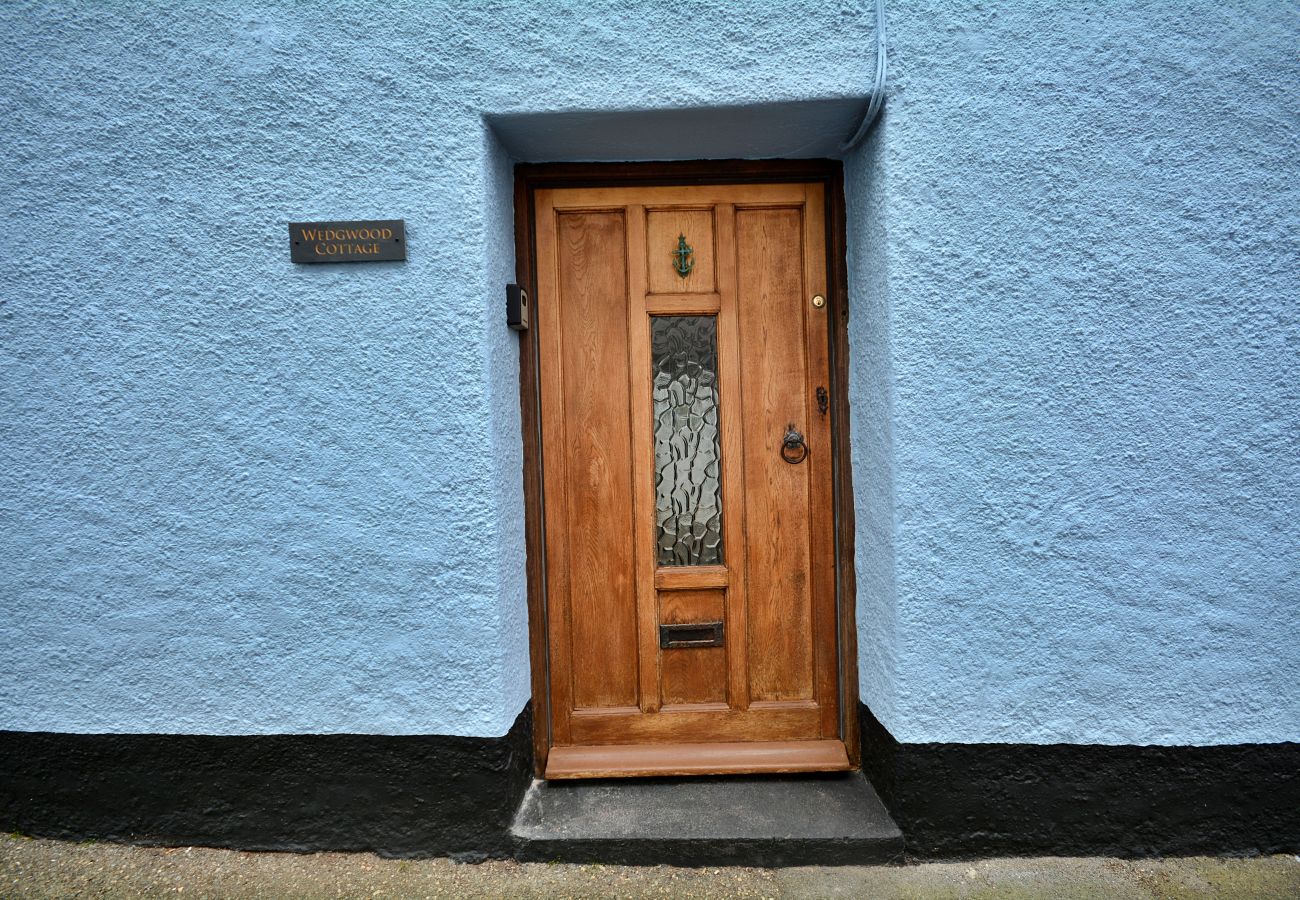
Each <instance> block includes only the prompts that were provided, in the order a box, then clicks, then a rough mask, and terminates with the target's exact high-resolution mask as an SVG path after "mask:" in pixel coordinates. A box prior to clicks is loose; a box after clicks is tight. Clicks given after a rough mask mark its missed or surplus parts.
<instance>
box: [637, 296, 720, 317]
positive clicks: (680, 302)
mask: <svg viewBox="0 0 1300 900" xmlns="http://www.w3.org/2000/svg"><path fill="white" fill-rule="evenodd" d="M720 302H721V301H720V298H719V297H718V295H717V294H716V293H712V292H703V293H699V294H650V295H649V296H647V297H646V298H645V306H646V312H648V313H650V315H652V316H713V315H717V312H718V307H719V304H720Z"/></svg>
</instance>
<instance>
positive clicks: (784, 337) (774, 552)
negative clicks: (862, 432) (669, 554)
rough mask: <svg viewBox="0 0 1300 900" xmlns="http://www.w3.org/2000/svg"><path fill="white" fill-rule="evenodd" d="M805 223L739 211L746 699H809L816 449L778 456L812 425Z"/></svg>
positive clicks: (791, 215)
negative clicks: (790, 458) (794, 459)
mask: <svg viewBox="0 0 1300 900" xmlns="http://www.w3.org/2000/svg"><path fill="white" fill-rule="evenodd" d="M801 199H802V198H801ZM802 219H803V216H802V205H800V206H789V207H771V208H755V209H740V210H737V212H736V261H737V262H736V271H737V278H738V284H739V296H740V340H741V365H742V372H741V390H742V398H743V399H742V404H743V408H744V415H745V434H744V447H745V468H744V473H745V523H746V527H745V539H746V540H745V547H746V551H747V554H748V565H747V567H746V573H745V574H746V600H745V610H746V615H747V616H748V618H749V692H750V698H751V700H791V699H806V698H811V697H813V696H814V683H813V632H812V626H813V619H812V604H813V598H812V589H813V583H812V578H811V566H812V561H811V558H810V548H809V540H808V537H809V528H808V520H809V516H810V513H811V514H817V513H813V512H812V510H811V507H810V503H811V499H812V497H811V493H810V489H809V488H810V480H811V473H812V472H813V471H814V469H815V466H816V464H817V459H816V457H817V454H815V453H814V452H812V451H811V450H810V453H809V458H808V459H806V460H805V461H804V462H803V463H800V464H797V465H791V464H789V463H787V462H786V461H784V460H783V459H782V457H781V449H782V439H783V437H784V435H785V433H786V430H787V428H788V427H790V426H794V427H795V428H796V429H797V430H799V431H801V432H803V433H804V434H805V435H806V434H807V428H808V425H809V417H808V410H807V408H806V405H805V401H804V395H805V391H806V390H807V389H808V388H807V385H808V381H809V377H808V375H809V373H808V361H807V358H806V357H807V353H806V348H805V343H804V329H803V304H802V302H801V298H802V296H803V293H804V285H803V280H804V279H803V269H804V265H803V222H802ZM818 512H819V513H820V514H821V515H825V514H827V513H829V510H825V511H818ZM810 736H811V735H810Z"/></svg>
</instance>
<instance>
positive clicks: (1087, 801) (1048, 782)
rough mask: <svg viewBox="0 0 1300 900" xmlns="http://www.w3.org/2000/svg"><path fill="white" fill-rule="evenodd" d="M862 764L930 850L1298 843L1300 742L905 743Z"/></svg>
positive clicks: (1164, 851) (1299, 846) (1237, 850)
mask: <svg viewBox="0 0 1300 900" xmlns="http://www.w3.org/2000/svg"><path fill="white" fill-rule="evenodd" d="M861 723H862V760H863V768H864V770H865V772H866V775H867V777H868V779H870V781H871V783H872V785H874V786H875V788H876V791H877V793H879V794H880V797H881V799H882V800H883V801H884V802H885V806H887V807H888V808H889V811H890V813H891V814H892V815H893V817H894V820H895V821H896V822H897V823H898V825H899V827H900V828H901V829H902V831H903V836H904V838H905V840H906V846H907V853H908V855H909V856H911V857H916V858H920V859H952V858H962V857H978V856H1008V855H1034V854H1051V855H1064V856H1082V855H1105V856H1129V857H1132V856H1159V855H1168V856H1177V855H1192V854H1254V853H1281V852H1297V851H1300V744H1297V743H1279V744H1238V745H1231V746H1222V747H1135V746H1101V745H1081V744H1048V745H1042V744H900V743H899V742H898V741H896V740H894V738H893V737H892V736H891V735H890V734H889V732H888V731H886V730H885V728H884V727H883V726H882V725H881V724H880V723H879V722H878V721H876V718H875V716H873V715H872V714H871V711H870V710H869V709H867V708H866V707H865V706H864V707H862V708H861Z"/></svg>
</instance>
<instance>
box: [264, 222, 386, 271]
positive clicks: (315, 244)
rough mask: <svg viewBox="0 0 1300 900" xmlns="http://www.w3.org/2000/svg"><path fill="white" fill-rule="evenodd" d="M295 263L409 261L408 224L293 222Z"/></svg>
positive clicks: (292, 255) (291, 247)
mask: <svg viewBox="0 0 1300 900" xmlns="http://www.w3.org/2000/svg"><path fill="white" fill-rule="evenodd" d="M289 259H291V260H292V261H293V262H296V263H328V262H390V261H393V260H403V259H406V221H405V220H404V219H380V220H374V221H360V222H290V223H289Z"/></svg>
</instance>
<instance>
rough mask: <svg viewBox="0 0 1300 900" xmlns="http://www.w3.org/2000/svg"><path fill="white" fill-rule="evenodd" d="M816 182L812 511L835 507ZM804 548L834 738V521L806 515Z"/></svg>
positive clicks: (809, 205)
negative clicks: (823, 401) (824, 398)
mask: <svg viewBox="0 0 1300 900" xmlns="http://www.w3.org/2000/svg"><path fill="white" fill-rule="evenodd" d="M823 192H824V188H823V186H822V185H820V184H809V185H806V186H805V188H804V197H805V202H804V208H803V223H804V239H803V265H804V294H805V296H804V297H803V310H804V322H805V323H806V325H805V334H806V336H807V341H808V385H807V395H806V397H805V403H804V406H805V408H806V409H807V410H809V412H808V416H809V418H808V434H809V443H810V445H811V446H813V447H815V448H816V451H815V454H814V455H813V457H812V459H811V460H810V462H812V463H813V465H812V467H811V471H810V472H809V475H810V477H811V479H812V483H811V485H810V488H811V490H810V500H811V506H812V509H814V510H825V511H826V512H827V513H828V512H829V511H830V510H831V509H833V508H834V502H833V497H832V488H833V485H832V483H831V479H832V466H831V423H830V416H831V414H830V403H829V402H828V403H827V410H826V412H825V413H824V414H823V413H822V412H821V411H820V408H819V405H818V402H817V395H816V391H817V388H819V387H821V388H824V389H825V390H827V391H829V390H830V387H831V383H830V343H829V340H830V329H829V324H828V323H829V318H830V315H831V311H832V307H831V304H829V303H824V304H823V305H822V306H821V307H815V306H813V305H812V303H811V299H812V297H813V296H814V295H816V294H820V295H821V296H822V297H827V295H828V291H829V287H830V285H829V284H828V282H827V270H826V224H825V215H824V210H825V195H824V193H823ZM808 528H809V547H810V550H811V554H810V557H811V560H810V561H811V563H812V572H811V575H812V578H811V583H812V598H813V630H814V633H815V634H816V635H817V638H818V639H817V640H815V641H814V642H813V646H814V648H815V655H816V659H815V664H814V671H815V673H816V674H815V677H816V684H817V692H816V693H817V699H818V703H819V705H820V706H821V711H822V734H823V736H825V737H833V736H835V735H838V734H839V703H838V697H837V694H838V690H839V688H838V659H837V656H838V654H837V653H836V652H835V646H836V640H835V634H836V629H837V624H836V621H837V617H836V612H835V577H834V573H835V537H834V529H835V522H834V520H833V518H832V517H831V516H830V515H827V514H825V513H823V514H821V515H811V516H809V517H808Z"/></svg>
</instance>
